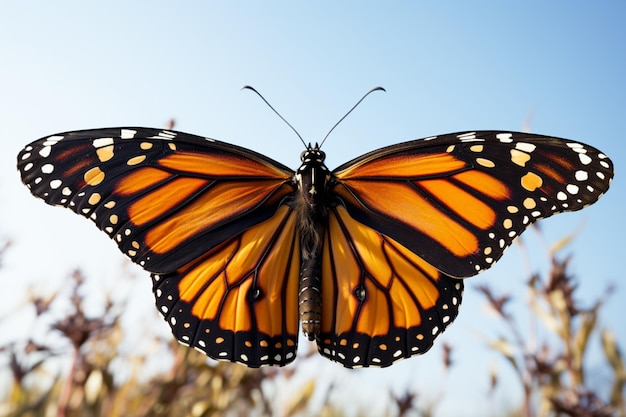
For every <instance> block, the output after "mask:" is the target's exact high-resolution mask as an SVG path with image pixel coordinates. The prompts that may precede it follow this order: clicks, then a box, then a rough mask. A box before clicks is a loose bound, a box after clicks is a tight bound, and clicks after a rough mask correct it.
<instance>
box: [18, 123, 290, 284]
mask: <svg viewBox="0 0 626 417" xmlns="http://www.w3.org/2000/svg"><path fill="white" fill-rule="evenodd" d="M18 169H19V171H20V173H21V175H22V181H23V182H24V183H25V184H26V185H27V186H28V187H29V188H30V191H31V193H33V194H34V195H35V196H37V197H40V198H42V199H44V200H45V201H46V202H47V203H48V204H52V205H62V206H65V207H68V208H70V209H72V210H73V211H75V212H76V213H78V214H80V215H82V216H84V217H87V218H90V219H91V220H93V221H94V222H95V224H96V226H98V228H100V229H101V230H103V231H104V232H105V233H107V234H108V235H109V236H110V237H111V238H112V239H114V240H115V241H116V242H117V244H118V246H119V248H120V250H121V251H122V252H123V253H125V254H126V255H128V256H129V257H130V258H131V260H133V261H134V262H136V263H138V264H140V265H142V266H143V267H144V268H145V269H146V270H148V271H150V272H155V273H167V272H173V271H175V270H178V269H179V268H181V267H182V266H183V265H186V264H188V263H189V262H192V261H194V260H196V259H197V258H199V257H201V256H203V255H204V254H205V253H206V252H207V251H208V250H210V249H212V248H214V247H216V246H217V245H220V244H222V243H223V242H224V241H226V240H227V239H230V238H231V237H233V236H237V235H239V234H240V233H241V232H243V231H244V230H246V229H248V228H249V227H251V226H253V225H255V224H258V223H261V222H263V221H264V220H267V219H269V218H270V217H272V216H273V215H274V214H275V213H276V210H277V209H278V207H279V205H280V204H281V203H282V202H283V200H284V199H285V198H286V197H287V196H289V195H291V194H292V193H293V192H294V191H295V190H296V187H295V185H294V184H293V183H292V181H291V177H292V176H293V172H292V171H291V170H289V169H288V168H286V167H284V166H282V165H280V164H279V163H277V162H275V161H272V160H271V159H269V158H267V157H264V156H262V155H260V154H257V153H255V152H252V151H250V150H247V149H244V148H240V147H237V146H233V145H229V144H225V143H223V142H219V141H215V140H211V139H206V138H201V137H198V136H193V135H189V134H185V133H179V132H171V131H164V130H158V129H146V128H120V129H97V130H85V131H78V132H69V133H62V134H59V135H54V136H50V137H46V138H43V139H40V140H38V141H36V142H33V143H32V144H30V145H29V146H27V147H26V148H25V149H24V150H23V151H22V152H21V153H20V155H19V156H18Z"/></svg>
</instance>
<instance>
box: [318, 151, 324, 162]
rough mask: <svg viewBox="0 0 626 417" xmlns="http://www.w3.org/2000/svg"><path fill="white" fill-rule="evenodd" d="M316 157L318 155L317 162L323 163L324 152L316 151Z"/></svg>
mask: <svg viewBox="0 0 626 417" xmlns="http://www.w3.org/2000/svg"><path fill="white" fill-rule="evenodd" d="M318 155H319V160H320V161H321V162H324V160H325V159H326V154H325V153H324V151H318Z"/></svg>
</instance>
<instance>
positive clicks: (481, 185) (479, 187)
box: [18, 99, 613, 368]
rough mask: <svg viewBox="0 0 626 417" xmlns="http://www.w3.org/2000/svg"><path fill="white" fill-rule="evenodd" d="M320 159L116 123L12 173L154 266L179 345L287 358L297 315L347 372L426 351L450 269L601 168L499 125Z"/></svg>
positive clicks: (607, 169) (588, 155) (589, 151)
mask: <svg viewBox="0 0 626 417" xmlns="http://www.w3.org/2000/svg"><path fill="white" fill-rule="evenodd" d="M264 100H265V99H264ZM357 104H358V103H357ZM270 107H271V106H270ZM355 107H356V106H355ZM353 108H354V107H353ZM348 113H349V112H348ZM279 116H280V115H279ZM344 117H345V116H344ZM281 118H282V116H281ZM283 120H284V119H283ZM290 126H291V125H290ZM331 130H332V129H331ZM296 133H297V132H296ZM298 136H299V135H298ZM324 158H325V154H324V152H323V151H322V150H321V149H320V145H317V144H316V145H314V146H312V145H311V144H309V145H308V146H306V149H305V151H304V152H303V153H302V155H301V165H300V167H299V168H298V169H297V170H296V171H295V172H294V171H292V170H291V169H289V168H287V167H286V166H284V165H282V164H280V163H278V162H276V161H273V160H272V159H270V158H268V157H266V156H263V155H261V154H259V153H256V152H253V151H251V150H248V149H244V148H241V147H238V146H235V145H231V144H227V143H224V142H220V141H217V140H213V139H208V138H202V137H198V136H194V135H190V134H186V133H181V132H175V131H172V130H161V129H150V128H141V127H127V128H107V129H95V130H83V131H74V132H67V133H61V134H57V135H52V136H47V137H45V138H42V139H39V140H37V141H35V142H33V143H31V144H30V145H28V146H26V147H25V148H24V149H23V150H22V151H21V152H20V154H19V155H18V170H19V172H20V174H21V177H22V181H23V182H24V184H26V186H27V187H28V188H29V189H30V191H31V193H32V194H33V195H35V196H36V197H39V198H42V199H43V200H44V201H45V202H46V203H48V204H51V205H60V206H65V207H67V208H69V209H71V210H73V211H74V212H76V213H78V214H80V215H82V216H84V217H87V218H89V219H91V220H92V221H93V222H94V223H95V224H96V226H97V227H98V228H99V229H100V230H102V231H104V232H105V233H106V234H107V235H108V236H109V237H110V238H111V239H113V240H114V241H115V242H116V243H117V245H118V246H119V248H120V250H121V251H122V252H123V253H124V254H126V255H127V256H128V257H129V258H130V259H131V260H132V261H133V262H136V263H138V264H139V265H141V266H142V267H143V268H145V269H146V270H147V271H149V272H150V273H151V276H152V280H153V292H154V295H155V298H156V305H157V308H158V310H159V311H160V313H161V314H162V315H163V317H164V318H165V320H166V321H167V322H168V323H169V325H170V326H171V329H172V332H173V334H174V335H175V336H176V338H177V339H178V340H179V341H180V342H181V343H183V344H185V345H188V346H192V347H194V348H196V349H198V350H200V351H202V352H203V353H205V354H206V355H208V356H210V357H211V358H214V359H220V360H228V361H233V362H240V363H243V364H245V365H247V366H249V367H260V366H265V365H279V366H283V365H286V364H287V363H289V362H291V361H292V360H293V359H294V358H295V355H296V348H297V341H298V327H299V323H301V326H302V330H303V332H304V334H305V335H306V336H307V337H308V338H309V339H310V340H316V342H317V346H318V350H319V352H320V353H321V354H322V355H323V356H325V357H327V358H329V359H331V360H333V361H337V362H339V363H341V364H342V365H343V366H345V367H348V368H354V367H367V366H379V367H386V366H389V365H391V364H392V363H394V362H395V361H397V360H399V359H402V358H408V357H410V356H413V355H418V354H422V353H424V352H426V351H427V350H429V349H430V347H431V346H432V345H433V342H434V340H435V338H436V337H437V336H438V335H439V334H441V333H442V332H443V331H444V330H445V329H446V328H447V326H449V325H450V324H451V323H452V321H453V320H454V319H455V318H456V316H457V314H458V309H459V306H460V303H461V298H462V295H463V281H462V280H461V279H458V278H465V277H470V276H473V275H475V274H477V273H479V272H480V271H482V270H484V269H487V268H489V267H491V266H492V265H493V264H494V263H495V262H496V261H497V260H498V259H499V258H500V257H501V256H502V254H503V252H504V250H505V249H506V248H507V247H508V246H509V245H510V244H511V243H512V241H513V240H514V239H515V238H516V237H517V236H519V234H520V233H521V232H523V231H524V230H525V229H526V228H527V227H528V226H529V225H530V224H532V223H534V222H535V221H537V220H538V219H541V218H545V217H549V216H551V215H553V214H555V213H560V212H564V211H574V210H580V209H582V208H583V207H586V206H588V205H590V204H592V203H594V202H595V201H596V200H598V198H600V196H601V195H602V194H603V193H604V192H606V191H607V189H608V187H609V184H610V181H611V179H612V177H613V168H612V163H611V161H610V160H609V158H608V157H607V156H605V155H604V154H602V153H601V152H600V151H598V150H597V149H595V148H593V147H591V146H589V145H585V144H582V143H580V142H575V141H570V140H566V139H558V138H553V137H547V136H540V135H535V134H529V133H517V132H502V131H476V132H463V133H454V134H447V135H441V136H436V137H429V138H425V139H421V140H414V141H410V142H405V143H400V144H396V145H392V146H388V147H385V148H382V149H378V150H376V151H373V152H370V153H367V154H365V155H363V156H360V157H358V158H356V159H353V160H352V161H350V162H347V163H345V164H343V165H341V166H340V167H338V168H336V169H334V170H333V171H330V170H329V169H328V168H327V167H326V166H325V164H324Z"/></svg>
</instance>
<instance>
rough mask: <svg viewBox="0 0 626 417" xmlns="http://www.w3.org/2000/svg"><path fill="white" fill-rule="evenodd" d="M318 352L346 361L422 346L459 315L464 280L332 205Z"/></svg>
mask: <svg viewBox="0 0 626 417" xmlns="http://www.w3.org/2000/svg"><path fill="white" fill-rule="evenodd" d="M321 287H322V308H323V311H322V323H321V332H320V334H319V338H318V341H317V343H318V350H319V352H320V353H321V354H322V355H324V356H326V357H328V358H329V359H331V360H333V361H337V362H340V363H341V364H342V365H343V366H345V367H347V368H355V367H364V366H376V367H386V366H389V365H391V364H393V363H394V362H395V361H398V360H400V359H404V358H408V357H410V356H413V355H419V354H422V353H425V352H426V351H427V350H428V349H430V348H431V346H432V345H433V342H434V341H435V338H436V337H437V336H439V335H440V334H441V333H442V332H443V331H444V330H445V329H446V327H447V326H448V325H449V324H451V323H452V321H453V320H454V319H455V318H456V316H457V314H458V310H459V306H460V304H461V298H462V296H463V281H462V280H458V279H453V278H451V277H449V276H447V275H445V274H443V273H441V272H440V271H438V270H437V269H436V268H434V267H433V266H432V265H430V264H428V263H427V262H425V261H424V260H423V259H422V258H420V257H419V256H417V255H416V254H415V253H413V252H411V251H410V250H408V249H406V248H405V247H404V246H402V245H401V244H399V243H398V242H397V241H395V240H393V239H392V238H390V237H388V236H385V235H383V234H381V233H380V232H379V231H377V230H375V229H372V228H371V227H369V226H366V225H364V224H362V223H360V222H358V221H357V220H355V219H354V218H353V217H351V216H350V215H349V214H348V212H347V210H346V208H345V207H343V206H342V205H338V206H336V207H335V208H333V209H332V210H331V212H330V213H329V217H328V228H327V230H326V235H325V238H324V246H323V255H322V285H321Z"/></svg>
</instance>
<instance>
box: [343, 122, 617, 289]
mask: <svg viewBox="0 0 626 417" xmlns="http://www.w3.org/2000/svg"><path fill="white" fill-rule="evenodd" d="M333 173H334V175H335V185H334V188H333V193H334V195H335V196H337V197H339V199H340V200H341V204H343V205H345V207H346V209H347V211H348V213H349V214H350V216H352V217H353V218H354V219H356V220H358V221H359V222H360V223H363V224H364V225H366V226H368V227H371V228H372V229H374V230H376V231H378V232H380V233H382V234H383V235H386V236H389V237H390V238H392V239H394V240H396V241H397V242H398V243H399V244H401V245H402V246H404V247H406V248H407V249H409V250H410V251H412V252H413V253H415V254H416V255H418V256H419V257H421V258H423V259H424V260H425V261H426V262H428V263H429V264H430V265H433V266H434V267H435V268H437V269H438V270H440V271H442V272H443V273H445V274H448V275H451V276H453V277H469V276H472V275H475V274H477V273H478V272H480V271H481V270H484V269H487V268H489V267H490V266H492V265H493V264H494V263H495V262H496V261H497V260H498V259H499V258H500V257H501V256H502V254H503V252H504V250H505V249H506V248H507V247H508V246H509V245H510V244H511V242H512V241H513V240H514V239H515V238H516V237H517V236H518V235H519V234H520V233H522V232H523V231H524V230H525V229H526V228H527V227H528V226H529V225H530V224H532V223H534V222H535V221H537V220H538V219H541V218H545V217H549V216H551V215H553V214H555V213H560V212H563V211H574V210H580V209H581V208H583V207H585V206H587V205H589V204H592V203H594V202H595V201H596V200H597V199H598V198H600V196H602V194H603V193H604V192H605V191H606V190H607V189H608V187H609V184H610V181H611V179H612V177H613V165H612V163H611V161H610V160H609V159H608V158H607V157H606V155H604V154H602V153H601V152H600V151H598V150H597V149H595V148H593V147H591V146H588V145H584V144H581V143H578V142H574V141H569V140H565V139H558V138H552V137H546V136H540V135H534V134H529V133H514V132H493V131H481V132H468V133H456V134H450V135H444V136H439V137H433V138H427V139H422V140H416V141H412V142H406V143H401V144H398V145H393V146H390V147H387V148H383V149H379V150H377V151H374V152H370V153H368V154H366V155H363V156H361V157H359V158H357V159H355V160H353V161H350V162H348V163H347V164H344V165H342V166H340V167H339V168H337V169H336V170H334V171H333Z"/></svg>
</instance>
